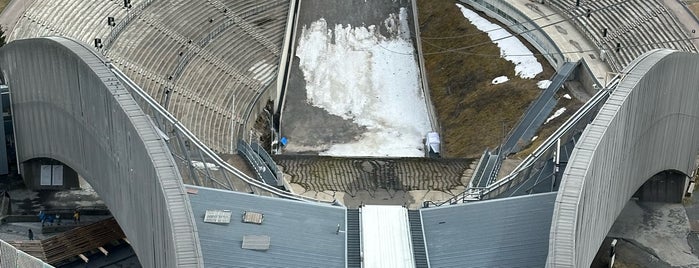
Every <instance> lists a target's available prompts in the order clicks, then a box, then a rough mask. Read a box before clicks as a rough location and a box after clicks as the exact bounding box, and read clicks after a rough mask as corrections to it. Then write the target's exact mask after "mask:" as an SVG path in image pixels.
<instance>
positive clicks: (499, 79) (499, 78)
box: [490, 75, 510, 85]
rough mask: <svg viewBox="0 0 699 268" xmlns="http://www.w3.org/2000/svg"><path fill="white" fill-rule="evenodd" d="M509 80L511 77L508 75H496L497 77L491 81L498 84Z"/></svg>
mask: <svg viewBox="0 0 699 268" xmlns="http://www.w3.org/2000/svg"><path fill="white" fill-rule="evenodd" d="M508 80H510V79H509V78H507V76H504V75H503V76H498V77H495V79H493V81H492V82H490V83H492V84H493V85H497V84H502V83H505V82H507V81H508Z"/></svg>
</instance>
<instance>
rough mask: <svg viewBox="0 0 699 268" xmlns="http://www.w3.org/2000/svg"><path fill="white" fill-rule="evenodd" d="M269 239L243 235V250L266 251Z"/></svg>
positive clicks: (264, 236) (260, 236)
mask: <svg viewBox="0 0 699 268" xmlns="http://www.w3.org/2000/svg"><path fill="white" fill-rule="evenodd" d="M269 244H270V237H269V236H267V235H245V236H243V246H242V248H244V249H252V250H268V249H269Z"/></svg>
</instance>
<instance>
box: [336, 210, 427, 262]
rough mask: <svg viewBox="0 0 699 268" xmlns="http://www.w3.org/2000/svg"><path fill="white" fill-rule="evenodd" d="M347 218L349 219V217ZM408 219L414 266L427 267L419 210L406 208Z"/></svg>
mask: <svg viewBox="0 0 699 268" xmlns="http://www.w3.org/2000/svg"><path fill="white" fill-rule="evenodd" d="M347 218H348V219H349V217H347ZM408 221H409V222H410V236H411V237H412V239H411V240H412V242H413V257H414V258H415V268H428V267H430V265H429V264H428V263H427V251H426V250H425V239H424V237H423V236H422V218H421V217H420V211H419V210H408ZM348 240H349V238H348Z"/></svg>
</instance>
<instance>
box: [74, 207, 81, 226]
mask: <svg viewBox="0 0 699 268" xmlns="http://www.w3.org/2000/svg"><path fill="white" fill-rule="evenodd" d="M73 223H75V224H78V223H80V211H78V210H77V209H76V210H75V212H73Z"/></svg>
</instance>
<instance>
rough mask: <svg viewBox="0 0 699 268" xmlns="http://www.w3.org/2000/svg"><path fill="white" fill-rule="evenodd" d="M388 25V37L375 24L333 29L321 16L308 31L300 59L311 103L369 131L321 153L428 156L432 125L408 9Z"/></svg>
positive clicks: (392, 17) (302, 40) (303, 34)
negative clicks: (425, 150)
mask: <svg viewBox="0 0 699 268" xmlns="http://www.w3.org/2000/svg"><path fill="white" fill-rule="evenodd" d="M384 26H385V27H386V28H387V29H388V32H389V34H390V37H389V38H386V37H384V36H382V35H380V34H379V33H378V31H377V26H376V25H370V26H368V27H363V26H360V27H352V26H351V25H344V26H343V25H339V24H338V25H334V26H328V25H327V22H326V21H325V19H322V18H321V19H319V20H318V21H315V22H313V23H311V25H310V26H304V27H303V30H302V32H301V37H300V38H299V43H298V47H297V49H296V56H298V57H299V58H300V68H301V70H302V72H303V75H304V79H305V80H306V93H307V101H308V103H309V104H311V105H313V106H316V107H320V108H322V109H325V110H326V111H328V112H329V113H330V114H334V115H337V116H340V117H342V118H344V119H351V120H353V121H354V122H355V123H357V124H359V125H362V126H365V127H366V128H367V130H368V131H367V132H366V133H364V134H362V136H361V137H360V138H359V140H358V141H356V142H353V143H348V144H334V145H332V146H331V147H330V149H328V150H327V151H325V152H321V153H320V154H321V155H332V156H394V157H409V156H415V157H421V156H424V153H423V152H422V148H423V147H422V146H423V145H422V139H423V136H424V135H425V134H426V133H427V132H429V131H430V130H431V126H430V121H429V117H428V115H427V106H426V104H425V96H424V95H423V92H422V89H421V88H420V81H419V74H418V66H417V62H416V59H415V51H414V49H413V45H412V43H411V39H410V31H409V28H408V27H409V24H408V13H407V10H406V9H405V8H401V9H400V13H399V14H398V15H396V14H391V15H390V17H389V18H387V19H386V20H385V21H384ZM333 39H334V40H333Z"/></svg>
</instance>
